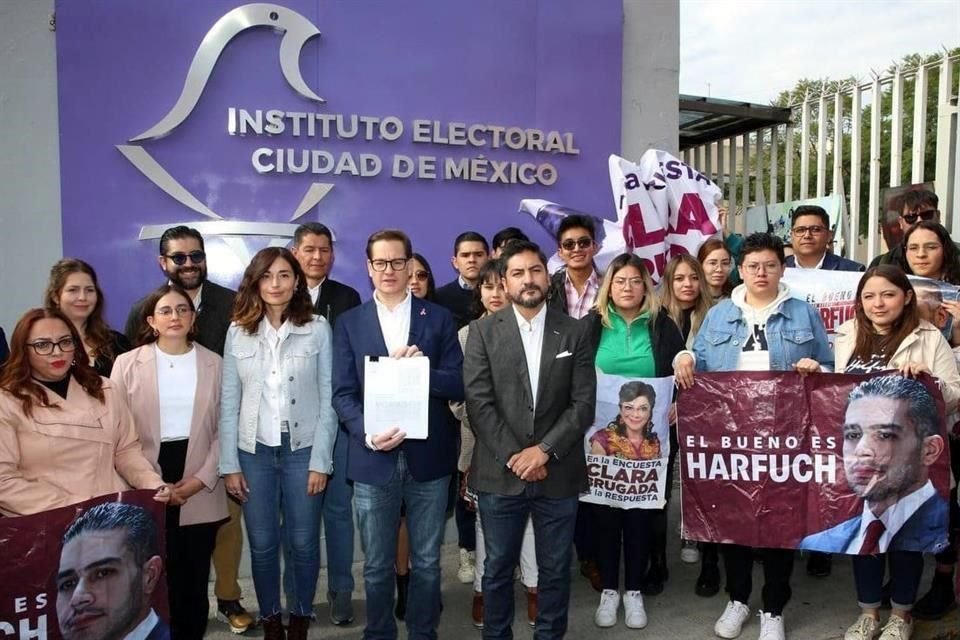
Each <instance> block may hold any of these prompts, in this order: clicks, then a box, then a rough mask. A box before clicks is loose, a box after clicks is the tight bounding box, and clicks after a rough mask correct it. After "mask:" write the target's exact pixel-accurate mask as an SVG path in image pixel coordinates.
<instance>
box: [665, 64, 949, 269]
mask: <svg viewBox="0 0 960 640" xmlns="http://www.w3.org/2000/svg"><path fill="white" fill-rule="evenodd" d="M958 65H960V56H958V55H954V56H948V55H944V56H942V59H941V60H939V61H937V62H933V63H928V64H924V65H918V66H915V67H910V68H906V67H903V66H898V67H897V68H896V69H895V71H894V72H893V73H892V74H887V75H880V74H873V77H872V79H871V80H870V81H868V82H849V83H846V84H845V85H842V86H841V87H840V89H839V90H838V91H836V92H835V93H829V94H827V93H824V92H821V95H808V96H807V98H806V100H804V101H803V103H801V104H797V105H793V106H792V107H791V109H792V110H793V118H792V123H791V124H789V125H778V126H774V127H770V128H766V129H761V130H759V131H755V132H752V133H750V134H746V135H741V136H736V137H732V138H727V139H725V140H721V141H719V142H713V143H710V144H706V145H701V146H698V147H691V148H689V149H686V150H685V151H683V152H682V157H683V160H684V161H685V162H687V163H688V164H690V165H692V166H694V167H696V168H697V169H698V170H700V171H701V172H703V173H705V174H706V175H708V176H710V177H711V179H713V180H714V181H715V182H716V183H717V184H719V185H720V186H721V188H722V189H723V191H724V197H725V198H726V200H727V201H728V203H729V209H730V212H731V214H732V215H731V222H732V224H733V225H734V230H736V231H741V232H742V231H743V229H744V226H745V216H744V215H743V212H744V211H745V210H746V208H747V207H748V206H751V205H754V204H762V203H764V202H766V203H767V204H773V203H777V202H789V201H793V200H800V199H804V198H813V197H821V196H825V195H830V194H831V193H842V194H844V195H845V196H846V204H847V212H848V216H847V218H846V219H845V220H841V221H840V225H842V229H838V232H840V235H842V236H843V237H845V238H846V239H848V243H849V241H850V240H852V245H853V250H852V252H851V251H848V252H847V253H848V254H852V256H853V257H854V258H855V259H857V260H859V261H861V262H863V261H869V260H872V259H873V257H874V256H875V255H877V253H879V252H882V251H883V250H884V248H883V247H882V246H881V237H880V233H879V231H880V224H879V220H880V218H879V216H880V209H881V205H882V203H881V202H880V195H881V190H882V189H884V188H886V187H896V186H901V185H905V184H916V183H921V182H926V181H931V180H932V181H933V182H934V184H935V190H936V192H937V195H938V196H939V197H940V211H941V216H942V219H941V222H942V223H943V224H944V225H945V226H946V227H947V228H948V229H950V231H951V233H952V234H953V236H954V238H955V239H960V193H958V185H960V145H958V142H957V138H958V135H957V130H958V107H957V95H958V86H957V85H958V82H957V77H958V73H957V72H958ZM878 105H879V106H880V108H877V106H878ZM911 124H912V126H909V125H911ZM797 125H799V128H798V126H797ZM905 125H908V126H906V127H905ZM884 143H888V144H884ZM884 168H886V171H883V169H884ZM734 214H735V215H734ZM864 218H865V219H866V220H865V222H866V224H863V221H864Z"/></svg>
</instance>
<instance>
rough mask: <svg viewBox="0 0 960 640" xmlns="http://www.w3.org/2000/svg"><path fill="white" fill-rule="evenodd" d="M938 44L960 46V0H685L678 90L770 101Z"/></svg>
mask: <svg viewBox="0 0 960 640" xmlns="http://www.w3.org/2000/svg"><path fill="white" fill-rule="evenodd" d="M941 45H944V46H947V47H951V48H952V47H957V46H960V1H958V0H911V1H909V2H907V1H904V0H900V1H889V0H680V93H684V94H691V95H696V96H707V95H709V96H711V97H714V98H726V99H730V100H738V101H744V102H753V103H756V104H770V102H771V101H772V100H774V99H775V98H776V97H777V95H778V94H779V93H780V92H781V91H784V90H787V89H790V88H792V87H793V86H794V85H795V84H796V82H797V81H798V80H800V79H801V78H810V79H821V78H830V79H833V80H836V79H840V78H847V77H849V76H855V77H858V78H859V79H861V80H866V79H869V78H870V77H871V76H870V70H871V69H875V70H876V71H878V72H883V71H884V70H885V69H886V68H887V67H889V66H890V65H891V64H892V63H893V62H894V61H898V60H899V59H900V58H901V57H903V56H904V55H907V54H911V53H923V54H930V53H934V52H936V51H940V50H941ZM708 85H709V86H708Z"/></svg>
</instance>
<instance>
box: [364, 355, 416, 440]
mask: <svg viewBox="0 0 960 640" xmlns="http://www.w3.org/2000/svg"><path fill="white" fill-rule="evenodd" d="M429 409H430V358H427V357H426V356H418V357H415V358H388V357H378V356H366V357H365V358H364V359H363V430H364V433H366V434H367V435H371V436H375V435H377V434H378V433H381V432H383V431H387V430H389V429H393V428H394V427H396V428H398V429H400V431H401V432H402V433H405V434H406V437H407V439H418V440H425V439H426V438H427V436H428V435H429V434H428V432H427V423H428V421H429V415H428V412H429Z"/></svg>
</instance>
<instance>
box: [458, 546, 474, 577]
mask: <svg viewBox="0 0 960 640" xmlns="http://www.w3.org/2000/svg"><path fill="white" fill-rule="evenodd" d="M476 562H477V554H476V552H475V551H467V550H466V549H460V567H459V568H458V569H457V579H458V580H459V581H460V582H461V583H463V584H470V583H471V582H473V572H474V567H475V566H476Z"/></svg>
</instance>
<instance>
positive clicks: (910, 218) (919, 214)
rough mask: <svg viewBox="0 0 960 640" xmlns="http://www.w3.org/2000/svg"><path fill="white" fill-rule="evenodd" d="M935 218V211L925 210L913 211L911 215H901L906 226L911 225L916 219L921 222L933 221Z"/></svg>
mask: <svg viewBox="0 0 960 640" xmlns="http://www.w3.org/2000/svg"><path fill="white" fill-rule="evenodd" d="M936 216H937V210H936V209H927V210H925V211H914V212H913V213H905V214H903V219H904V220H906V221H907V224H913V223H914V222H916V221H917V218H920V219H922V220H933V219H934V218H935V217H936Z"/></svg>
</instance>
